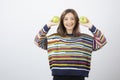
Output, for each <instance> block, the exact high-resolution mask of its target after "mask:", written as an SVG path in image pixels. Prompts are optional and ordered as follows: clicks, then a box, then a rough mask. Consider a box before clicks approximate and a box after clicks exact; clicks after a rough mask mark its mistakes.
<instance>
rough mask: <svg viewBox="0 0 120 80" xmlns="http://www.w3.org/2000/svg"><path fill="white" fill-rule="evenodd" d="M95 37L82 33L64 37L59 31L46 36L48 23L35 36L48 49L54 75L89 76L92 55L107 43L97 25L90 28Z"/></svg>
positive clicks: (37, 43)
mask: <svg viewBox="0 0 120 80" xmlns="http://www.w3.org/2000/svg"><path fill="white" fill-rule="evenodd" d="M89 30H90V31H91V32H92V33H93V37H92V36H90V35H87V34H82V33H81V35H80V36H79V37H73V36H72V35H68V36H66V37H62V36H60V35H58V34H57V33H54V34H51V35H49V36H46V34H47V32H48V31H49V28H48V27H47V25H45V26H44V27H43V29H41V30H40V31H39V33H38V34H37V35H36V37H35V43H36V45H38V46H39V47H41V48H42V49H45V50H47V51H48V58H49V65H50V69H51V71H52V75H53V76H54V75H69V76H71V75H72V76H85V77H88V75H89V71H90V63H91V55H92V52H93V51H96V50H98V49H100V48H101V47H103V46H104V45H105V44H106V39H105V37H104V35H103V34H102V33H101V31H100V30H98V29H97V28H96V27H95V26H92V28H91V29H89Z"/></svg>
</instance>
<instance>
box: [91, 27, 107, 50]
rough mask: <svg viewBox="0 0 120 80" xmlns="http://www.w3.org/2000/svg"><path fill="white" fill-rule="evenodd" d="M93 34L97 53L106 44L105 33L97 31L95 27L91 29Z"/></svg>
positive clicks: (94, 47)
mask: <svg viewBox="0 0 120 80" xmlns="http://www.w3.org/2000/svg"><path fill="white" fill-rule="evenodd" d="M89 30H90V31H91V32H92V33H93V35H94V36H93V39H94V40H93V50H94V51H96V50H98V49H100V48H102V47H103V46H104V45H105V44H106V43H107V41H106V38H105V36H104V35H103V33H102V32H101V31H100V30H99V29H97V28H96V27H95V26H94V25H93V26H92V28H90V29H89Z"/></svg>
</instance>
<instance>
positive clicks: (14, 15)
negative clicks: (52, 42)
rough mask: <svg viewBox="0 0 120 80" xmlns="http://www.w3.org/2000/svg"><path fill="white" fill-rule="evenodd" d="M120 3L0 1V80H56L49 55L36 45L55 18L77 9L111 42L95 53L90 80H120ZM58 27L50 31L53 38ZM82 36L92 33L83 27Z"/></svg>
mask: <svg viewBox="0 0 120 80" xmlns="http://www.w3.org/2000/svg"><path fill="white" fill-rule="evenodd" d="M119 3H120V1H119V0H0V80H52V76H51V72H50V69H49V65H48V58H47V52H46V51H44V50H42V49H40V48H38V47H37V46H36V45H35V44H34V37H35V35H36V34H37V32H38V31H39V30H40V29H41V28H42V27H43V26H44V24H46V23H47V22H48V21H49V20H50V19H51V18H52V17H53V16H54V15H58V16H60V15H61V13H62V12H63V11H64V10H65V9H67V8H73V9H75V10H76V11H77V12H78V15H79V16H82V15H84V16H87V17H88V18H89V19H90V20H91V22H92V23H93V24H94V25H95V26H96V27H97V28H99V29H100V30H101V31H102V32H103V33H104V35H105V36H106V38H107V42H108V43H107V45H105V46H104V47H103V48H102V49H101V50H99V51H96V52H93V55H92V64H91V71H90V75H89V78H86V80H120V76H119V74H120V69H119V67H120V63H119V60H120V58H119V57H120V51H119V49H120V42H119V41H120V35H119V34H120V32H119V30H120V20H119V19H120V9H119V7H120V6H119ZM55 31H56V27H54V28H52V29H51V30H50V32H49V33H50V34H51V33H53V32H55ZM81 32H85V33H89V31H88V30H87V29H86V28H83V27H82V26H81Z"/></svg>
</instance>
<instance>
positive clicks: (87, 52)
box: [47, 34, 93, 71]
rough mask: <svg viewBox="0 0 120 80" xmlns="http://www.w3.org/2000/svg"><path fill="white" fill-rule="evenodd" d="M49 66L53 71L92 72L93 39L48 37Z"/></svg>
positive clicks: (84, 36)
mask: <svg viewBox="0 0 120 80" xmlns="http://www.w3.org/2000/svg"><path fill="white" fill-rule="evenodd" d="M47 40H48V46H47V47H48V56H49V65H50V68H51V70H53V69H58V70H59V69H69V70H85V71H89V70H90V61H91V53H92V48H93V37H91V36H88V35H81V36H80V37H61V36H59V35H56V34H55V35H52V36H48V38H47Z"/></svg>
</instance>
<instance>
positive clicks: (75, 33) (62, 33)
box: [57, 9, 80, 37]
mask: <svg viewBox="0 0 120 80" xmlns="http://www.w3.org/2000/svg"><path fill="white" fill-rule="evenodd" d="M67 13H72V14H73V15H74V17H75V22H76V24H75V27H74V29H73V36H75V37H76V36H80V31H79V17H78V14H77V12H76V11H75V10H74V9H66V10H65V11H64V12H63V13H62V14H61V17H60V24H59V25H58V28H57V33H58V34H59V35H60V36H66V35H67V31H66V29H65V27H64V24H63V20H64V18H65V15H66V14H67Z"/></svg>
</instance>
